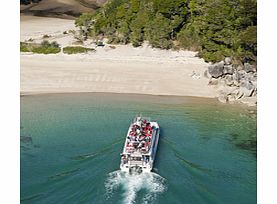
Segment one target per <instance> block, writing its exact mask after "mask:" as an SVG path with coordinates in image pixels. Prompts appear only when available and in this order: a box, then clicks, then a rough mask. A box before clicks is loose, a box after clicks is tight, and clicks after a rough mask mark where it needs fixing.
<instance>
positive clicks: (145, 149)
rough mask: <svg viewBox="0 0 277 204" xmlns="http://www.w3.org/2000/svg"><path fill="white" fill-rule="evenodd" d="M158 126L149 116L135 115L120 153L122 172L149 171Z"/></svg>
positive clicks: (155, 146)
mask: <svg viewBox="0 0 277 204" xmlns="http://www.w3.org/2000/svg"><path fill="white" fill-rule="evenodd" d="M159 136H160V127H159V125H158V123H157V122H156V121H151V119H150V118H146V117H142V116H136V117H135V118H134V120H133V122H132V123H131V124H130V127H129V129H128V132H127V136H126V140H125V143H124V147H123V152H122V153H121V154H120V155H121V162H120V169H121V171H124V172H129V173H132V172H138V173H141V172H150V171H151V170H152V169H153V164H154V160H155V156H156V152H157V147H158V142H159Z"/></svg>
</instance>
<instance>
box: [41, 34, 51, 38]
mask: <svg viewBox="0 0 277 204" xmlns="http://www.w3.org/2000/svg"><path fill="white" fill-rule="evenodd" d="M50 37H51V35H47V34H45V35H43V36H42V38H43V39H45V38H50Z"/></svg>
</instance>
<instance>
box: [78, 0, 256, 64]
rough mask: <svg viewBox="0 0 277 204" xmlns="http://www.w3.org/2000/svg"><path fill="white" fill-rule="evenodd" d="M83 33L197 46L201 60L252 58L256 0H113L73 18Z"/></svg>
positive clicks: (172, 45) (126, 40) (115, 39)
mask: <svg viewBox="0 0 277 204" xmlns="http://www.w3.org/2000/svg"><path fill="white" fill-rule="evenodd" d="M76 26H79V27H80V28H81V29H82V30H83V31H86V32H85V35H87V36H91V37H96V36H105V37H107V38H108V39H109V40H110V42H112V43H123V44H127V43H132V44H133V45H134V46H140V45H141V44H142V43H143V42H144V41H148V42H149V43H150V44H151V45H152V46H153V47H158V48H162V49H170V48H185V49H190V50H196V51H199V55H200V56H201V57H203V58H204V59H205V60H206V61H212V62H215V61H219V60H222V59H223V58H224V57H227V56H232V57H233V58H234V59H235V60H237V61H240V62H246V61H247V62H255V61H256V55H257V39H256V35H257V2H256V0H233V1H229V0H163V1H160V0H112V1H110V2H109V3H107V4H106V5H105V6H104V7H103V8H101V9H99V10H98V11H97V12H96V13H95V14H83V15H81V16H80V17H79V19H77V20H76Z"/></svg>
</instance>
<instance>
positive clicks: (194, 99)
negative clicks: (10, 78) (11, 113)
mask: <svg viewBox="0 0 277 204" xmlns="http://www.w3.org/2000/svg"><path fill="white" fill-rule="evenodd" d="M84 95H86V96H87V97H90V96H91V95H94V96H97V97H98V96H100V98H103V97H109V98H111V99H113V100H119V101H120V100H126V99H128V100H129V101H130V102H131V101H134V102H138V101H141V102H145V101H148V102H155V103H161V104H167V103H170V104H184V103H185V104H187V105H200V106H202V105H211V106H218V107H228V109H241V110H245V111H250V113H252V111H257V106H248V105H247V104H245V103H232V104H226V103H221V102H220V101H218V100H217V98H207V97H199V96H177V95H153V94H141V93H114V92H56V93H46V92H44V93H43V92H40V93H38V92H37V93H34V92H32V93H20V97H23V98H25V97H56V96H64V97H72V96H74V97H76V96H82V97H83V96H84ZM159 99H161V100H159Z"/></svg>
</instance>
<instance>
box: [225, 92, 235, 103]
mask: <svg viewBox="0 0 277 204" xmlns="http://www.w3.org/2000/svg"><path fill="white" fill-rule="evenodd" d="M236 100H237V98H236V95H235V94H230V95H228V96H227V101H228V102H229V103H235V101H236Z"/></svg>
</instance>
